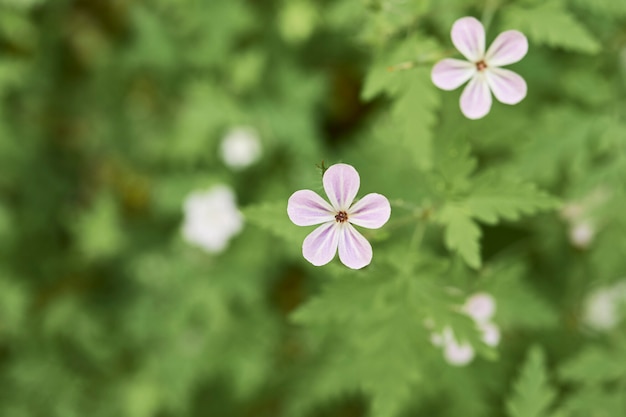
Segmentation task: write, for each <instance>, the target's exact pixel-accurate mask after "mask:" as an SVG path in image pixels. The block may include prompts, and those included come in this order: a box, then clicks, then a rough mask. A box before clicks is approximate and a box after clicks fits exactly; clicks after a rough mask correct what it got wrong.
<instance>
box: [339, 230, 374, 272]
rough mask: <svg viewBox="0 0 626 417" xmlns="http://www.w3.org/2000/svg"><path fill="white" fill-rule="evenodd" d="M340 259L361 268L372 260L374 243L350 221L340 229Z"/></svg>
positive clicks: (345, 263)
mask: <svg viewBox="0 0 626 417" xmlns="http://www.w3.org/2000/svg"><path fill="white" fill-rule="evenodd" d="M339 259H340V260H341V262H342V263H343V264H344V265H345V266H347V267H348V268H352V269H361V268H363V267H364V266H367V265H369V263H370V262H372V245H370V243H369V242H368V241H367V239H365V238H364V237H363V235H362V234H360V233H359V232H358V231H357V230H356V229H355V228H354V226H352V225H351V224H350V223H347V224H345V226H343V227H342V228H341V230H340V231H339Z"/></svg>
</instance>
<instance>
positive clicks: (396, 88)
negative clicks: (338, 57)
mask: <svg viewBox="0 0 626 417" xmlns="http://www.w3.org/2000/svg"><path fill="white" fill-rule="evenodd" d="M433 50H435V45H434V42H432V41H430V40H429V39H417V40H416V39H414V38H411V39H407V40H405V41H404V42H402V43H401V44H399V45H398V46H397V47H396V48H395V49H394V50H393V51H392V52H391V53H389V54H384V55H382V56H381V57H380V58H379V59H378V60H377V62H376V63H375V64H374V65H373V67H372V69H371V70H370V72H369V73H368V74H367V76H366V80H365V86H364V88H363V91H362V93H361V97H362V98H364V99H366V100H369V99H372V98H373V97H375V96H377V95H379V94H383V93H384V94H387V95H389V96H391V97H394V98H395V101H394V103H393V105H392V108H391V111H390V113H389V119H387V120H386V122H387V123H386V124H385V128H384V129H382V130H383V134H384V135H385V138H384V140H385V141H386V142H388V143H389V146H399V147H400V148H401V149H404V150H406V153H407V156H408V157H409V158H410V160H411V162H413V163H415V164H416V165H417V167H418V168H420V169H424V170H427V169H430V168H431V166H432V159H433V157H432V154H433V149H432V148H433V146H432V142H433V132H432V130H433V127H434V125H435V123H436V121H437V119H436V110H437V109H438V107H439V105H440V95H439V94H438V92H437V89H436V88H435V86H434V85H433V83H432V82H431V80H430V68H426V67H424V66H420V64H419V61H420V60H421V59H423V56H425V55H428V54H429V53H430V51H433ZM415 65H417V66H415Z"/></svg>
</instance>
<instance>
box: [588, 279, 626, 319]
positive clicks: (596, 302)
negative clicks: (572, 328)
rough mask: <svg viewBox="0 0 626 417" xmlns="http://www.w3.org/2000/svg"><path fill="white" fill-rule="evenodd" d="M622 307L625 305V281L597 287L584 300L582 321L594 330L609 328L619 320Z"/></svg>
mask: <svg viewBox="0 0 626 417" xmlns="http://www.w3.org/2000/svg"><path fill="white" fill-rule="evenodd" d="M624 307H626V282H621V283H619V284H617V285H614V286H611V287H602V288H598V289H596V290H595V291H593V292H592V293H591V294H589V296H588V297H587V299H586V300H585V303H584V308H583V316H582V322H583V323H584V324H585V325H587V326H588V327H589V328H591V329H593V330H596V331H608V330H611V329H613V328H615V326H617V325H618V324H619V322H620V321H621V319H622V317H621V316H620V308H621V309H623V308H624ZM622 311H623V310H622Z"/></svg>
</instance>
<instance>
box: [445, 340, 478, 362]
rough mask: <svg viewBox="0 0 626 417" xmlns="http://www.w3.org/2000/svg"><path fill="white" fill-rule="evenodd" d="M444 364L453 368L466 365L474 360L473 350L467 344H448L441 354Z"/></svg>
mask: <svg viewBox="0 0 626 417" xmlns="http://www.w3.org/2000/svg"><path fill="white" fill-rule="evenodd" d="M443 355H444V357H445V358H446V362H448V363H449V364H450V365H454V366H463V365H467V364H468V363H470V362H471V361H472V359H474V355H475V353H474V348H472V345H470V344H468V343H460V344H458V343H456V342H451V343H448V344H447V345H446V347H445V350H444V352H443Z"/></svg>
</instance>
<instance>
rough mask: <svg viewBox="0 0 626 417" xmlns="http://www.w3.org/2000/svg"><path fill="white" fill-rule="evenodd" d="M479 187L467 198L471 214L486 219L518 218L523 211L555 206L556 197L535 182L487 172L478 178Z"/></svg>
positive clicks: (485, 220) (492, 220) (530, 212)
mask: <svg viewBox="0 0 626 417" xmlns="http://www.w3.org/2000/svg"><path fill="white" fill-rule="evenodd" d="M475 183H476V186H475V187H476V188H474V190H473V191H472V193H471V195H470V196H469V197H468V198H467V199H466V200H465V205H466V206H467V207H468V209H469V211H470V212H471V213H472V216H473V217H474V218H476V219H478V220H481V221H483V222H485V223H489V224H495V223H497V222H498V220H499V219H506V220H517V219H519V218H520V217H521V216H522V215H524V214H533V213H536V212H537V211H540V210H545V209H549V208H554V207H556V204H557V200H555V199H554V198H553V197H551V196H550V195H548V194H547V193H546V192H544V191H541V190H538V189H537V187H536V186H535V185H534V184H529V183H522V182H519V181H514V180H506V179H505V180H503V179H501V178H499V177H498V175H497V174H488V175H485V176H483V177H482V178H477V179H476V180H475Z"/></svg>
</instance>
